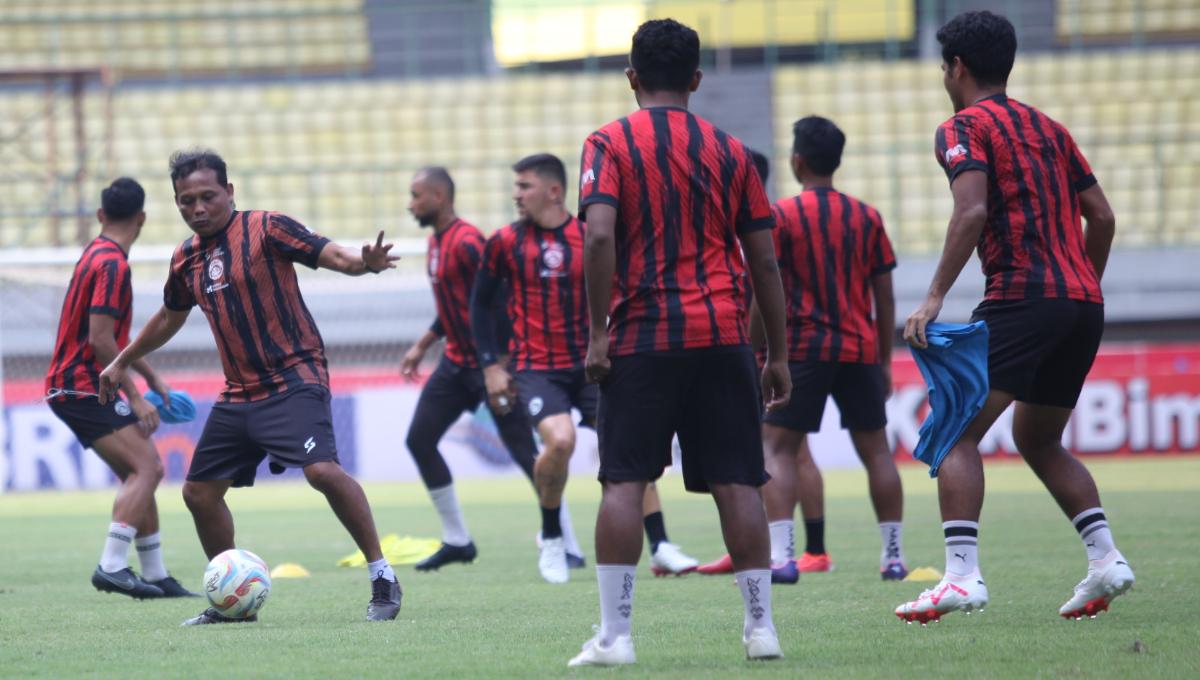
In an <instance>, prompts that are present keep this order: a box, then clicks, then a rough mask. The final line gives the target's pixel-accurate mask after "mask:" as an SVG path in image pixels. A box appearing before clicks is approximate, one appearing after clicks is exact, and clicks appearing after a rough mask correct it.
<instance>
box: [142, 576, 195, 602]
mask: <svg viewBox="0 0 1200 680" xmlns="http://www.w3.org/2000/svg"><path fill="white" fill-rule="evenodd" d="M147 583H149V584H150V585H152V586H156V587H157V588H158V589H159V590H161V591H162V592H163V594H162V596H163V597H200V595H199V594H197V593H193V592H192V591H190V590H188V589H187V588H184V587H183V585H182V584H181V583H180V582H179V581H176V580H175V577H174V576H170V575H168V576H167V577H166V578H164V579H162V580H159V581H147Z"/></svg>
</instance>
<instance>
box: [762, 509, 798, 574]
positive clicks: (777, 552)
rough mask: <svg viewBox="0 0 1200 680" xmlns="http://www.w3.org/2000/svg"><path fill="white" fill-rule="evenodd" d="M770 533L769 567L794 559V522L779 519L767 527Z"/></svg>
mask: <svg viewBox="0 0 1200 680" xmlns="http://www.w3.org/2000/svg"><path fill="white" fill-rule="evenodd" d="M767 528H768V529H770V531H771V565H772V566H775V565H780V564H786V563H787V562H790V561H792V560H794V559H796V521H795V520H791V519H780V520H776V521H774V522H771V523H770V524H768V525H767Z"/></svg>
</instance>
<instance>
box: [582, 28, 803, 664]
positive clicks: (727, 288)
mask: <svg viewBox="0 0 1200 680" xmlns="http://www.w3.org/2000/svg"><path fill="white" fill-rule="evenodd" d="M629 61H630V67H629V68H628V69H626V71H625V73H626V75H627V77H628V78H629V84H630V87H631V88H632V89H633V90H634V92H635V94H636V98H637V102H638V105H639V107H640V110H639V111H637V112H635V113H633V114H631V115H629V116H627V117H625V118H622V119H620V120H617V121H614V122H612V123H610V124H608V125H606V126H604V127H603V128H601V129H599V130H597V131H596V132H594V133H592V135H591V136H589V137H588V139H587V141H586V142H585V143H584V148H583V158H582V161H581V171H580V174H581V178H580V184H581V188H580V206H581V209H580V211H581V213H584V214H585V215H586V220H587V224H588V228H587V232H586V238H585V246H584V272H585V277H586V282H587V298H588V312H589V321H590V326H589V327H590V332H589V342H588V353H587V357H586V359H585V367H586V370H587V375H588V378H589V379H591V380H593V381H596V382H599V383H600V390H601V396H600V408H599V418H598V422H599V435H600V474H599V479H600V482H601V484H602V485H603V497H602V500H601V503H600V511H599V514H598V516H597V518H596V559H597V567H596V572H597V578H598V581H599V590H600V630H599V632H598V633H597V634H596V635H595V637H593V638H592V639H591V640H589V641H588V642H587V643H586V644H585V645H584V647H583V650H582V651H581V652H580V653H579V654H578V655H577V656H575V657H574V658H573V659H571V661H570V663H569V665H571V666H582V665H618V664H628V663H633V662H634V660H635V657H634V649H633V640H632V637H631V635H630V630H631V629H630V617H631V615H632V609H633V590H634V583H635V578H636V565H637V561H638V558H639V556H640V553H641V540H640V538H641V536H640V534H641V531H640V528H641V527H640V526H639V524H640V520H641V519H642V502H643V495H644V492H645V488H646V485H647V483H648V482H650V481H653V480H655V479H657V478H658V477H659V476H661V475H662V471H663V468H664V467H665V466H666V465H669V464H670V462H671V440H672V437H673V436H674V435H675V434H678V436H679V443H680V447H681V450H682V455H683V478H684V486H685V487H686V488H687V489H688V490H690V491H694V492H710V493H711V494H712V495H713V498H714V500H715V501H716V504H717V509H718V511H719V513H720V517H721V528H722V530H723V533H724V537H725V544H726V546H727V547H728V549H729V553H730V555H731V556H732V557H733V564H734V568H735V570H736V580H737V583H738V586H739V589H740V591H741V594H742V599H743V603H744V607H745V612H744V618H743V632H742V642H743V644H744V646H745V650H746V656H747V658H751V659H770V658H778V657H780V656H782V651H781V650H780V647H779V639H778V637H777V636H776V633H775V626H774V623H773V621H772V615H771V569H770V567H771V554H770V543H769V539H768V533H767V521H766V515H765V514H764V511H763V501H762V494H761V493H760V491H759V487H760V486H762V484H763V482H765V481H766V480H767V474H766V471H765V469H764V467H763V452H762V429H761V417H762V403H761V402H760V401H759V399H760V398H761V399H765V401H766V402H767V405H768V408H771V409H774V408H778V407H780V406H783V405H784V404H786V403H787V400H788V395H789V393H790V392H791V379H790V376H789V374H788V368H787V355H786V340H785V332H784V308H783V290H782V287H781V285H780V282H779V272H778V267H777V263H776V261H775V249H774V247H773V245H772V242H771V233H770V229H771V227H772V226H773V225H774V219H773V217H772V215H771V207H770V203H768V201H767V196H766V193H765V192H764V191H763V187H762V182H761V180H759V178H758V174H757V173H756V172H755V170H754V164H753V161H752V159H751V157H750V152H749V151H748V150H747V148H746V146H745V145H744V144H743V143H742V142H741V141H740V140H738V139H736V138H734V137H732V136H730V135H728V134H726V133H725V132H723V131H721V130H719V129H717V128H716V127H714V126H713V125H711V124H710V123H708V122H707V121H705V120H703V119H701V118H699V117H697V116H695V115H692V114H691V113H690V112H688V110H687V104H688V99H689V96H690V94H691V93H692V92H694V91H695V90H696V89H697V88H698V87H699V86H700V78H701V73H700V71H699V69H698V66H699V62H700V38H699V36H698V35H697V34H696V32H695V31H694V30H692V29H691V28H688V27H687V26H684V25H682V24H680V23H678V22H676V21H674V20H671V19H662V20H652V21H648V22H646V23H644V24H642V25H641V26H640V27H639V28H638V30H637V33H635V34H634V36H633V46H632V50H631V53H630V60H629ZM739 242H740V245H741V248H740V249H739V247H738V246H739ZM743 250H744V251H745V258H746V259H748V260H749V269H750V278H751V279H752V281H753V287H754V292H755V297H756V298H757V299H758V303H759V305H760V307H761V308H762V315H763V319H764V322H765V324H766V329H767V353H768V356H767V362H766V367H765V368H764V369H763V371H762V378H761V389H762V392H761V393H760V392H759V389H760V385H759V381H758V380H757V373H758V371H757V367H756V364H755V360H754V354H753V353H752V351H751V350H750V346H749V339H748V337H747V309H746V307H747V291H746V290H745V280H746V277H745V271H746V265H745V264H744V259H743V255H742V251H743ZM760 395H761V396H760Z"/></svg>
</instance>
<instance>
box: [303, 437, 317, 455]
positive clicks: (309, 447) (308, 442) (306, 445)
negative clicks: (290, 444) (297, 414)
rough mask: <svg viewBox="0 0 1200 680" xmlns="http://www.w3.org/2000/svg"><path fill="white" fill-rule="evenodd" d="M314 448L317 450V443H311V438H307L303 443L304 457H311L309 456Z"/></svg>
mask: <svg viewBox="0 0 1200 680" xmlns="http://www.w3.org/2000/svg"><path fill="white" fill-rule="evenodd" d="M315 448H317V443H316V442H315V441H313V438H312V437H309V438H308V439H307V440H305V442H304V453H305V454H306V455H309V456H311V455H312V450H313V449H315Z"/></svg>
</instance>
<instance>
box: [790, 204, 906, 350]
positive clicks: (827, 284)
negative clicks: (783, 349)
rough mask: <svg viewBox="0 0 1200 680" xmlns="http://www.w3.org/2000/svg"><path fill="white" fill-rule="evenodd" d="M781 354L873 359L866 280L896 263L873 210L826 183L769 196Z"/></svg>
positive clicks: (876, 344) (875, 343) (873, 339)
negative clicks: (781, 298)
mask: <svg viewBox="0 0 1200 680" xmlns="http://www.w3.org/2000/svg"><path fill="white" fill-rule="evenodd" d="M774 210H775V231H774V233H773V236H774V238H775V255H776V257H778V258H779V276H780V279H782V281H783V292H784V295H785V297H786V300H787V330H788V359H789V360H792V361H841V362H848V363H876V362H878V361H879V342H878V340H879V339H878V337H876V330H875V319H874V316H873V315H872V293H871V290H872V288H871V281H872V279H874V277H876V276H878V275H879V274H884V273H886V272H890V271H891V270H892V269H895V267H896V255H895V253H893V252H892V242H891V241H890V240H888V236H887V232H885V231H884V229H883V218H882V217H880V216H879V212H878V211H877V210H875V208H872V207H871V206H869V205H867V204H866V203H863V202H862V201H860V200H858V199H856V198H854V197H852V196H848V195H846V194H843V193H842V192H840V191H836V190H834V189H832V188H828V189H826V188H819V189H809V190H806V191H803V192H801V193H800V195H799V196H794V197H792V198H786V199H783V200H781V201H778V202H777V203H775V206H774Z"/></svg>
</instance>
